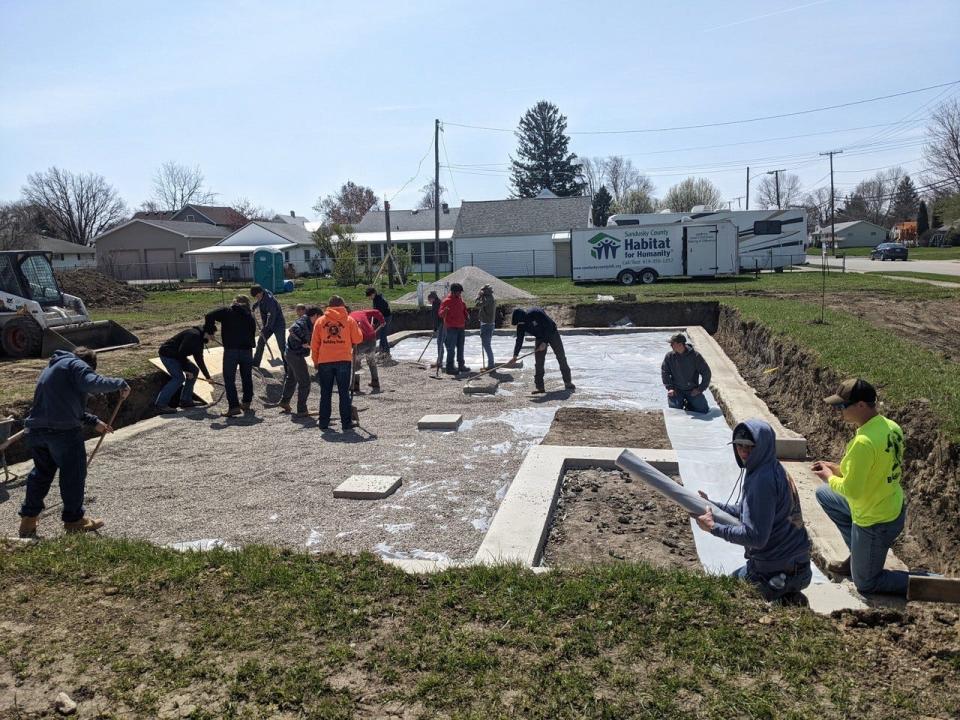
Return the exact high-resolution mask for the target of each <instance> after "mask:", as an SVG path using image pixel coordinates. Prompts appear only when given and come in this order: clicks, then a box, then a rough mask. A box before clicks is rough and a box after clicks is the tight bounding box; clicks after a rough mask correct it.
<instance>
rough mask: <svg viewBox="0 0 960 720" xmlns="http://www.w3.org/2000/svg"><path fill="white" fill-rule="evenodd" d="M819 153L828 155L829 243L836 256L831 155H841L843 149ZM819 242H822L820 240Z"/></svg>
mask: <svg viewBox="0 0 960 720" xmlns="http://www.w3.org/2000/svg"><path fill="white" fill-rule="evenodd" d="M820 154H821V155H829V156H830V244H831V245H833V256H834V257H836V256H837V235H836V220H835V218H834V211H833V156H834V155H842V154H843V150H830V151H828V152H822V153H820ZM821 242H823V241H822V240H821Z"/></svg>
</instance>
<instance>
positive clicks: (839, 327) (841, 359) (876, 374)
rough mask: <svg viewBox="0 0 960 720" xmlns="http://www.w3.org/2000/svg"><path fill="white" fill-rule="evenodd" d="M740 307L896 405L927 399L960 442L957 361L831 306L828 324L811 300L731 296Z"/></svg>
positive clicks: (944, 426)
mask: <svg viewBox="0 0 960 720" xmlns="http://www.w3.org/2000/svg"><path fill="white" fill-rule="evenodd" d="M724 302H725V303H726V304H727V305H732V306H734V307H736V308H737V309H739V310H740V312H741V314H742V315H743V316H744V318H746V319H750V320H756V321H757V322H759V323H762V324H763V325H765V326H767V327H768V328H770V329H771V330H773V331H774V332H776V333H779V334H781V335H786V336H788V337H789V338H790V339H792V340H794V341H795V342H797V344H799V345H801V346H802V347H806V348H808V349H810V350H812V351H813V352H814V353H816V354H817V355H818V356H819V357H820V359H821V360H822V362H823V365H824V366H826V367H829V368H832V369H834V370H836V371H837V372H839V373H840V374H841V375H846V376H848V377H868V378H870V380H871V382H872V383H873V384H874V385H876V386H877V387H878V388H879V389H881V390H882V394H883V396H884V399H885V400H886V401H887V402H890V403H891V404H894V405H904V404H907V403H909V402H912V401H915V400H918V399H920V398H926V399H929V400H934V401H936V402H933V403H931V406H930V407H931V412H933V413H934V414H935V415H936V416H937V417H938V418H939V420H940V422H941V427H942V429H943V430H944V431H945V432H946V433H947V435H948V436H949V437H951V439H952V440H954V441H960V373H958V372H957V364H956V363H954V362H951V361H950V360H945V359H944V358H942V357H940V356H938V355H936V354H934V353H932V352H930V351H929V350H925V349H923V348H920V347H918V346H917V345H916V344H915V343H911V342H907V341H906V340H902V339H900V338H899V337H897V336H896V335H895V334H893V333H891V332H889V331H887V330H882V329H880V328H877V327H874V326H873V325H870V324H867V323H865V322H863V320H861V319H860V318H857V317H855V316H853V315H850V314H848V313H843V312H835V311H832V310H829V309H828V310H827V311H826V313H825V316H824V319H825V324H823V325H821V324H818V323H815V322H813V320H814V319H819V312H814V311H812V310H813V309H812V308H811V306H810V304H809V303H805V302H797V301H792V300H774V299H769V298H762V299H761V298H727V299H725V300H724Z"/></svg>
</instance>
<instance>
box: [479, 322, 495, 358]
mask: <svg viewBox="0 0 960 720" xmlns="http://www.w3.org/2000/svg"><path fill="white" fill-rule="evenodd" d="M480 347H481V348H482V349H483V353H482V354H483V355H484V356H485V357H486V363H487V369H490V368H492V367H493V323H480Z"/></svg>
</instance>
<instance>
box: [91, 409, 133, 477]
mask: <svg viewBox="0 0 960 720" xmlns="http://www.w3.org/2000/svg"><path fill="white" fill-rule="evenodd" d="M126 399H127V398H126V396H121V397H120V399H119V400H118V401H117V405H116V407H114V408H113V414H112V415H111V416H110V421H109V422H108V423H107V425H109V426H110V427H113V421H114V420H116V419H117V413H118V412H120V406H121V405H123V401H124V400H126ZM106 436H107V434H106V433H105V432H104V433H101V434H100V439H99V440H97V444H96V445H95V446H94V448H93V452H92V453H90V457H88V458H87V467H88V468H89V467H90V463H92V462H93V459H94V458H95V457H96V456H97V450H99V449H100V446H101V445H103V439H104V438H105V437H106Z"/></svg>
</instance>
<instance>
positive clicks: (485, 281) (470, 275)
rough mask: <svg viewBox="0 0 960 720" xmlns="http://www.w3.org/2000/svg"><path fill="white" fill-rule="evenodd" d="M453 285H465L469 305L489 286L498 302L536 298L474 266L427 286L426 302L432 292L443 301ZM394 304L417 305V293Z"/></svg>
mask: <svg viewBox="0 0 960 720" xmlns="http://www.w3.org/2000/svg"><path fill="white" fill-rule="evenodd" d="M453 283H460V284H461V285H463V298H464V301H465V302H467V303H470V302H471V301H472V300H473V299H474V298H475V297H476V296H477V293H478V292H479V291H480V288H482V287H483V286H484V285H489V286H490V287H492V288H493V296H494V297H495V298H496V299H497V300H498V301H500V300H526V299H531V298H533V297H534V296H533V295H531V294H530V293H528V292H527V291H526V290H521V289H520V288H515V287H514V286H513V285H511V284H510V283H505V282H504V281H503V280H499V279H498V278H495V277H494V276H493V275H491V274H490V273H488V272H487V271H485V270H481V269H480V268H478V267H474V266H473V265H467V266H466V267H462V268H460V269H459V270H455V271H454V272H452V273H450V274H449V275H447V276H446V277H443V278H440V279H439V280H438V281H436V282H432V283H430V284H429V285H427V286H426V288H424V290H423V297H424V301H426V297H427V293H429V292H430V291H431V290H434V291H435V292H436V293H437V294H438V295H439V296H440V297H441V299H442V298H444V297H446V295H447V293H448V292H450V286H451V285H452V284H453ZM394 302H395V303H398V304H400V305H416V304H417V293H416V291H414V292H410V293H407V294H406V295H403V296H401V297H399V298H397V299H396V300H394Z"/></svg>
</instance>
